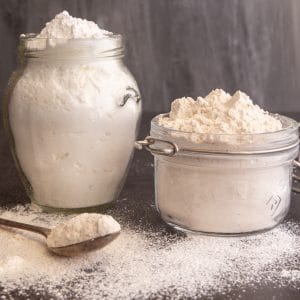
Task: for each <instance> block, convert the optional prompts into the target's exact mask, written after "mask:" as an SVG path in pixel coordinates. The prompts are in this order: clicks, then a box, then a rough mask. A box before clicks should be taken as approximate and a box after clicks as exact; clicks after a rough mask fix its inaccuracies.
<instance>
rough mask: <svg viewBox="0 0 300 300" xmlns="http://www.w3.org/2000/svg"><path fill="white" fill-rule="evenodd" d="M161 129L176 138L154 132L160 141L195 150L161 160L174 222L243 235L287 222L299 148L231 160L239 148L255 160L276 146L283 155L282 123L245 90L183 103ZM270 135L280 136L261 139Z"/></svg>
mask: <svg viewBox="0 0 300 300" xmlns="http://www.w3.org/2000/svg"><path fill="white" fill-rule="evenodd" d="M158 124H159V125H161V126H162V127H167V128H171V129H175V130H176V131H175V132H173V131H172V130H170V131H166V130H162V129H161V128H159V129H157V128H158V127H155V126H153V127H154V129H153V128H151V135H152V136H154V137H155V138H160V139H165V140H172V141H174V142H175V143H177V145H178V146H179V149H180V148H183V149H188V150H190V152H189V153H187V152H180V151H179V152H178V153H177V154H176V155H175V156H173V157H165V156H159V155H157V156H155V168H156V170H155V176H156V180H155V182H156V184H155V188H156V203H157V206H158V209H159V211H160V213H161V216H162V218H163V219H164V220H165V221H166V222H167V223H169V224H171V225H173V226H174V225H175V226H178V227H179V228H182V229H188V230H193V231H202V232H207V233H219V234H238V233H246V232H254V231H259V230H264V229H269V228H271V227H273V226H275V225H276V224H278V223H279V222H280V221H282V220H283V218H284V217H285V216H286V214H287V212H288V209H289V205H290V194H291V174H292V162H293V159H294V158H295V157H296V156H297V153H298V146H297V142H296V143H294V145H293V147H292V148H291V149H287V150H285V151H281V152H280V151H279V152H276V153H265V154H260V155H253V153H252V155H231V154H230V153H228V154H227V152H229V151H230V150H232V149H234V150H235V151H236V152H239V151H243V150H244V151H245V148H243V147H247V149H246V151H249V152H250V153H251V151H252V152H253V151H255V150H257V149H260V150H268V151H269V148H268V147H270V144H272V146H274V145H277V147H279V148H280V143H282V141H281V140H280V139H283V140H284V139H285V137H284V136H283V134H282V135H281V131H280V129H283V125H282V123H281V121H280V120H279V119H276V118H275V117H273V116H272V115H270V114H269V113H267V112H265V111H263V110H262V109H260V108H259V107H258V106H257V105H254V104H253V103H252V101H251V100H250V99H249V97H248V96H247V95H246V94H244V93H242V92H239V91H238V92H236V93H235V94H234V95H233V96H230V95H229V94H227V93H225V92H224V91H223V90H220V89H217V90H214V91H212V92H211V93H210V94H209V95H207V96H206V97H205V98H204V99H203V98H198V99H197V101H194V100H193V99H191V98H181V99H177V100H175V101H174V102H173V103H172V109H171V112H170V114H169V116H168V117H166V116H163V115H161V116H160V117H158ZM294 126H295V124H294ZM285 129H286V128H285ZM294 129H295V130H294V132H293V133H290V135H291V137H289V138H292V137H293V135H296V137H295V141H297V138H298V133H297V127H295V128H294ZM274 131H277V133H276V134H277V136H276V135H275V133H274ZM266 132H273V136H271V138H270V137H269V139H267V137H266V135H262V136H261V135H260V137H259V139H258V138H257V139H255V135H256V136H257V135H258V133H266ZM202 134H204V137H203V135H202ZM222 134H225V138H223V136H222ZM220 135H221V137H220ZM226 135H227V136H226ZM286 135H288V133H286ZM182 137H184V139H183V138H182ZM191 142H192V143H191ZM278 145H279V146H278ZM284 146H290V143H289V144H285V145H284ZM193 149H196V150H202V151H203V149H204V151H205V150H207V151H211V152H214V151H215V152H217V151H221V153H224V154H216V153H211V154H207V153H201V151H200V152H198V153H197V152H192V151H193Z"/></svg>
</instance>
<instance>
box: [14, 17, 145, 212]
mask: <svg viewBox="0 0 300 300" xmlns="http://www.w3.org/2000/svg"><path fill="white" fill-rule="evenodd" d="M95 26H97V25H96V24H94V23H90V22H87V21H85V20H80V19H76V18H72V17H70V16H69V15H68V14H67V13H66V12H63V13H61V14H59V15H58V16H56V18H55V19H54V20H52V21H51V22H50V23H48V24H47V26H46V28H45V29H44V30H43V31H42V32H41V35H42V36H45V37H61V35H62V36H63V37H64V38H66V39H67V41H66V42H65V43H64V44H63V47H62V46H61V47H54V48H53V49H52V50H51V51H50V52H51V55H50V54H49V52H47V51H49V49H47V51H43V50H39V51H37V53H36V55H37V57H39V55H41V53H44V54H43V55H44V56H43V58H42V59H38V58H33V59H28V61H27V63H26V67H25V69H24V71H23V73H22V76H21V77H20V78H19V80H18V81H17V84H16V86H15V87H14V90H13V92H12V95H11V99H10V105H9V121H10V127H11V130H12V133H13V137H14V142H15V152H16V155H17V157H18V161H19V163H20V166H21V169H22V171H23V173H24V174H25V175H26V177H27V180H28V181H29V183H30V185H31V189H32V194H33V195H31V197H32V198H33V199H34V201H35V202H36V203H38V204H40V205H43V206H47V207H55V208H82V207H91V206H97V205H101V204H105V203H108V202H111V201H112V200H113V199H115V197H116V195H117V194H118V192H119V190H120V187H121V185H122V182H123V178H124V176H125V173H126V170H127V166H128V163H129V160H130V157H131V154H132V151H133V143H134V141H135V136H136V126H137V121H138V118H139V115H140V111H141V104H140V103H136V101H135V100H132V99H129V101H127V103H126V105H124V106H123V107H121V106H120V105H119V103H120V102H122V99H123V97H124V96H125V95H126V94H128V91H127V89H128V87H131V88H134V89H135V90H136V91H138V87H137V85H136V82H135V80H134V78H133V77H132V76H131V74H130V73H129V71H128V70H127V69H126V67H125V66H124V65H123V64H122V62H121V61H120V60H119V59H117V58H116V59H113V57H112V58H110V59H103V58H102V59H101V58H99V55H100V53H101V51H100V50H99V49H98V46H99V43H100V46H101V43H102V42H99V41H98V40H97V37H98V35H100V36H102V35H103V34H104V33H103V31H102V30H101V29H99V28H98V27H97V28H98V29H97V28H96V27H95ZM96 33H97V34H98V35H97V34H96ZM88 36H91V37H94V38H95V39H94V40H93V41H90V42H89V43H88V44H86V42H84V41H82V40H77V39H75V37H76V38H79V37H82V38H87V37H88ZM108 39H110V38H108ZM33 40H34V39H33ZM110 41H111V45H110V43H109V45H107V44H106V46H108V50H110V51H112V50H113V49H114V48H112V45H115V47H116V40H115V39H113V38H112V39H111V40H110ZM75 42H76V43H75ZM74 43H75V44H74ZM119 46H120V45H119ZM74 47H75V48H74ZM91 47H92V49H94V48H96V49H98V50H99V51H100V52H99V51H98V52H96V53H94V52H93V51H91ZM100 48H101V47H100ZM42 49H43V48H42ZM62 49H64V50H63V51H61V50H62ZM74 49H75V50H76V51H75V50H74ZM45 53H48V54H49V57H48V56H47V55H48V54H45ZM78 55H79V56H78ZM111 55H112V54H111ZM100 56H101V55H100Z"/></svg>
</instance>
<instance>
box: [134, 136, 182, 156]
mask: <svg viewBox="0 0 300 300" xmlns="http://www.w3.org/2000/svg"><path fill="white" fill-rule="evenodd" d="M155 143H159V144H160V145H161V144H166V147H160V148H158V147H153V145H154V144H155ZM135 148H136V149H138V150H142V149H146V150H147V151H149V152H151V153H152V154H156V155H164V156H174V155H175V154H176V153H177V152H178V151H179V148H178V146H177V145H176V144H175V143H173V142H170V141H166V140H162V139H157V138H154V137H152V136H147V137H146V138H145V139H144V140H143V141H136V142H135Z"/></svg>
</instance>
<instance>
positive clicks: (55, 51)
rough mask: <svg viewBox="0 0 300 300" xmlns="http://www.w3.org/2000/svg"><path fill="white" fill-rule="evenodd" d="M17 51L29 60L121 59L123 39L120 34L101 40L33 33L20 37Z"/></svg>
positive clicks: (110, 35)
mask: <svg viewBox="0 0 300 300" xmlns="http://www.w3.org/2000/svg"><path fill="white" fill-rule="evenodd" d="M19 45H20V46H19V50H20V52H21V55H23V56H25V57H29V58H40V57H46V56H47V57H59V58H66V59H67V58H68V57H70V56H72V55H76V56H78V57H82V58H85V57H90V56H96V57H99V58H106V57H114V58H115V57H123V56H124V45H123V37H122V35H120V34H113V33H112V34H108V35H105V36H103V37H101V38H75V39H68V38H40V37H37V34H35V33H28V34H22V35H20V39H19Z"/></svg>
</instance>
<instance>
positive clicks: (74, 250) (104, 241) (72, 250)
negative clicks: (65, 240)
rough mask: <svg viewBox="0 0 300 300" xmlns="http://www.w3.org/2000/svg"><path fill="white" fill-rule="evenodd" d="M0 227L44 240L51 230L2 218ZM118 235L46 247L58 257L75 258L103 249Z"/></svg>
mask: <svg viewBox="0 0 300 300" xmlns="http://www.w3.org/2000/svg"><path fill="white" fill-rule="evenodd" d="M0 225H4V226H9V227H14V228H18V229H22V230H27V231H32V232H35V233H39V234H41V235H43V236H44V237H45V238H48V236H49V234H50V232H51V229H49V228H45V227H40V226H35V225H30V224H25V223H20V222H15V221H11V220H7V219H3V218H0ZM119 234H120V231H119V232H114V233H111V234H107V235H104V236H99V237H96V238H93V239H89V240H86V241H83V242H80V243H76V244H70V245H66V246H63V247H48V249H49V250H51V251H52V252H54V253H56V254H59V255H63V256H75V255H79V254H81V253H83V252H89V251H93V250H97V249H100V248H103V247H105V246H106V245H108V244H109V243H110V242H112V241H113V240H114V239H115V238H116V237H118V235H119Z"/></svg>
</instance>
